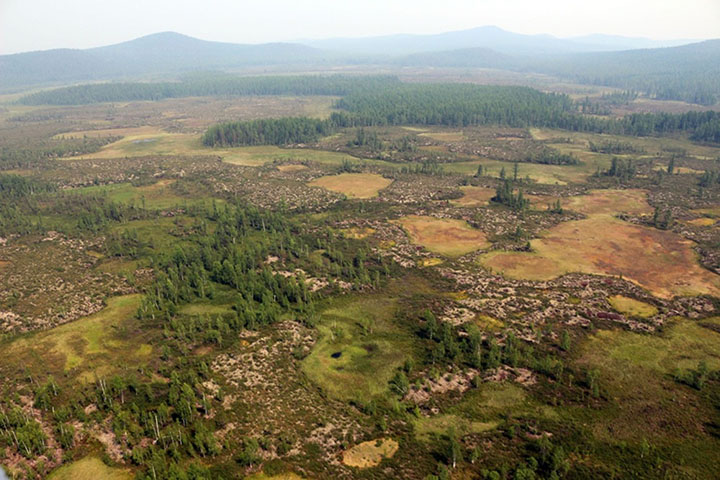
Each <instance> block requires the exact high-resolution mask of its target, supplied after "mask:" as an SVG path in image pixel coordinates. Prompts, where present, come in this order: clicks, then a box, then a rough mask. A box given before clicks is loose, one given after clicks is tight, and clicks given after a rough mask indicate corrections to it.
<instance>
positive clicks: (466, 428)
mask: <svg viewBox="0 0 720 480" xmlns="http://www.w3.org/2000/svg"><path fill="white" fill-rule="evenodd" d="M413 425H414V427H415V435H417V436H418V438H420V439H421V440H431V439H432V437H433V435H446V434H447V432H448V430H450V428H454V429H455V431H456V432H457V433H458V434H459V435H460V436H465V435H470V434H473V433H484V432H489V431H491V430H494V429H496V428H497V427H498V425H500V422H497V421H490V422H478V421H474V420H468V419H466V418H463V417H461V416H459V415H452V414H444V415H435V416H433V417H422V418H419V419H417V420H415V421H414V422H413Z"/></svg>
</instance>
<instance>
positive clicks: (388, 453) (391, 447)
mask: <svg viewBox="0 0 720 480" xmlns="http://www.w3.org/2000/svg"><path fill="white" fill-rule="evenodd" d="M398 448H399V445H398V443H397V442H396V441H395V440H393V439H391V438H379V439H377V440H370V441H369V442H363V443H360V444H358V445H355V446H354V447H352V448H351V449H349V450H346V451H344V452H343V463H344V464H345V465H347V466H349V467H356V468H369V467H376V466H378V465H380V462H381V461H382V460H383V459H384V458H392V457H393V456H394V455H395V453H397V451H398Z"/></svg>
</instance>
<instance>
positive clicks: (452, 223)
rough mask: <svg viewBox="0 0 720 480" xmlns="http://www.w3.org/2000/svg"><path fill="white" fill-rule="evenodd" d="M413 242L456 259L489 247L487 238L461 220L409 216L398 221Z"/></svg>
mask: <svg viewBox="0 0 720 480" xmlns="http://www.w3.org/2000/svg"><path fill="white" fill-rule="evenodd" d="M398 223H399V224H400V225H401V226H402V227H403V228H404V229H405V231H406V232H407V233H408V235H409V236H410V238H411V239H412V241H413V242H415V243H417V244H419V245H422V246H423V247H425V248H427V249H428V250H430V251H431V252H435V253H439V254H441V255H446V256H448V257H458V256H461V255H464V254H466V253H469V252H473V251H475V250H480V249H481V248H486V247H488V246H489V243H488V241H487V237H486V236H485V234H484V233H483V232H481V231H479V230H475V229H474V228H472V227H470V225H468V224H467V222H465V221H463V220H454V219H446V218H435V217H424V216H418V215H410V216H407V217H403V218H401V219H399V220H398Z"/></svg>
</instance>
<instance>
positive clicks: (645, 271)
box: [481, 190, 720, 298]
mask: <svg viewBox="0 0 720 480" xmlns="http://www.w3.org/2000/svg"><path fill="white" fill-rule="evenodd" d="M565 206H566V207H567V208H568V209H570V210H575V211H579V212H581V213H584V214H586V215H588V218H586V219H583V220H577V221H572V222H566V223H562V224H560V225H558V226H556V227H554V228H552V229H550V230H549V231H548V232H546V233H545V235H544V236H543V237H542V238H539V239H535V240H532V242H531V246H532V249H533V252H532V253H525V252H491V253H489V254H487V255H485V256H483V258H482V259H481V263H483V264H484V265H485V266H487V267H489V268H492V269H493V270H495V271H498V272H501V273H504V274H505V275H508V276H509V277H512V278H522V279H527V280H549V279H552V278H555V277H558V276H560V275H563V274H566V273H571V272H584V273H592V274H598V275H613V276H622V277H624V278H627V279H629V280H631V281H633V282H636V283H637V284H639V285H641V286H643V287H645V288H647V289H648V290H650V291H652V292H653V293H654V294H656V295H658V296H661V297H665V298H668V297H672V296H673V295H698V294H711V295H717V294H718V293H720V277H719V276H718V275H715V274H713V273H711V272H709V271H708V270H705V269H704V268H702V267H701V266H700V265H699V264H698V262H697V259H696V255H695V252H694V251H693V250H692V248H691V247H692V243H691V242H690V241H688V240H685V239H684V238H682V237H680V236H679V235H676V234H674V233H672V232H668V231H661V230H656V229H653V228H647V227H642V226H638V225H632V224H629V223H626V222H623V221H620V220H618V219H616V218H614V217H613V216H612V215H613V214H615V213H618V212H627V213H635V214H639V213H649V212H650V211H651V209H650V206H649V205H648V204H647V202H646V200H645V192H644V191H642V190H599V191H594V192H591V193H590V194H589V195H582V196H578V197H573V198H571V199H569V200H568V201H566V204H565Z"/></svg>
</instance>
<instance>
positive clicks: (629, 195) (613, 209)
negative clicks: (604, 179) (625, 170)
mask: <svg viewBox="0 0 720 480" xmlns="http://www.w3.org/2000/svg"><path fill="white" fill-rule="evenodd" d="M563 207H565V208H567V209H568V210H573V211H575V212H580V213H583V214H585V215H610V216H612V215H615V214H618V213H628V214H643V213H652V208H651V207H650V205H648V203H647V192H646V191H645V190H637V189H630V190H592V191H591V192H589V193H588V194H587V195H579V196H576V197H570V198H568V199H567V200H565V201H564V202H563Z"/></svg>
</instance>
